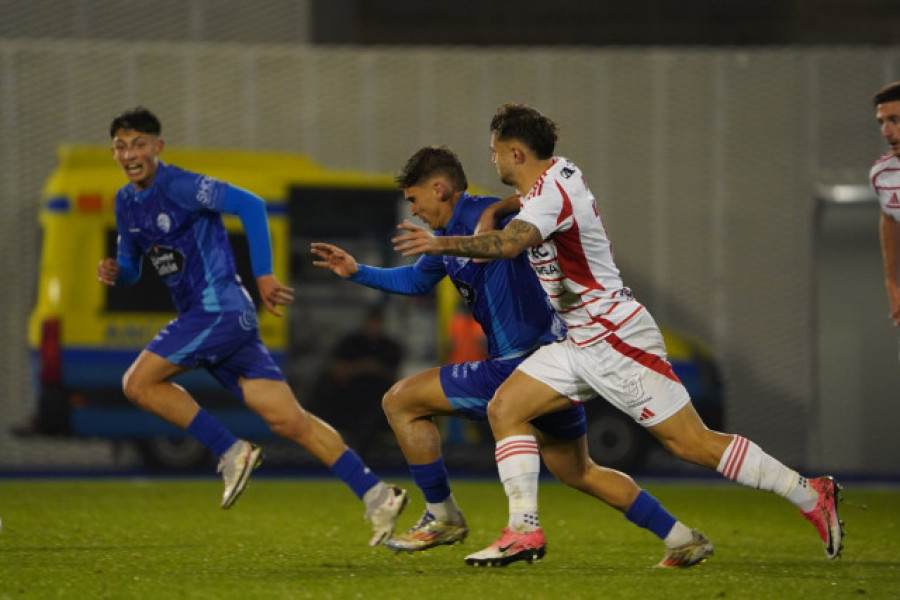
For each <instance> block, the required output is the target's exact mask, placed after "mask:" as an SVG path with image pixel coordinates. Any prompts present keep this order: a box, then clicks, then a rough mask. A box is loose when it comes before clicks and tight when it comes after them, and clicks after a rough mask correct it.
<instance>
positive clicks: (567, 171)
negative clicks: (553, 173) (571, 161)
mask: <svg viewBox="0 0 900 600" xmlns="http://www.w3.org/2000/svg"><path fill="white" fill-rule="evenodd" d="M559 174H560V175H561V176H563V177H565V178H566V179H568V178H569V177H571V176H572V175H574V174H575V169H572V168H570V167H563V168H562V169H560V171H559Z"/></svg>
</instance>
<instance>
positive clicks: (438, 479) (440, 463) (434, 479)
mask: <svg viewBox="0 0 900 600" xmlns="http://www.w3.org/2000/svg"><path fill="white" fill-rule="evenodd" d="M409 472H410V473H411V474H412V477H413V481H415V482H416V485H417V486H419V489H421V490H422V493H424V494H425V501H426V502H429V503H431V504H439V503H441V502H443V501H444V500H446V499H447V498H448V497H449V496H450V481H449V480H448V479H447V469H446V467H444V458H443V457H441V458H439V459H437V460H436V461H434V462H433V463H428V464H427V465H409Z"/></svg>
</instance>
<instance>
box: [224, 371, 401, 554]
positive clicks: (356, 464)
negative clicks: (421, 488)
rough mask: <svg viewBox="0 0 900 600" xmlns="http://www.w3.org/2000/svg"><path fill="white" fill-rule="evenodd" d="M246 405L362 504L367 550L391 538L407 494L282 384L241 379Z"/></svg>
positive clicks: (282, 382)
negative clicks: (369, 531) (368, 529)
mask: <svg viewBox="0 0 900 600" xmlns="http://www.w3.org/2000/svg"><path fill="white" fill-rule="evenodd" d="M239 385H240V387H241V390H242V391H243V397H244V402H245V403H246V404H247V406H248V407H249V408H250V409H252V410H253V411H254V412H256V413H257V414H258V415H259V416H260V417H262V419H263V420H264V421H266V423H268V425H269V427H271V428H272V431H274V432H275V433H277V434H278V435H280V436H281V437H284V438H286V439H289V440H291V441H293V442H295V443H297V444H298V445H300V446H302V447H303V448H305V449H306V450H307V451H309V452H310V454H312V455H313V456H315V457H316V458H317V459H319V461H320V462H322V464H324V465H325V466H327V467H328V468H329V469H330V470H331V472H332V473H334V474H335V475H336V476H337V477H338V478H339V479H340V480H341V481H343V482H344V483H345V484H346V485H347V486H348V487H349V488H350V489H351V490H352V491H353V493H354V494H356V497H357V498H359V499H361V500H362V501H363V502H364V503H365V505H366V517H367V518H368V519H369V520H370V521H371V522H372V526H373V536H372V538H371V540H370V541H369V545H370V546H376V545H378V544H380V543H381V542H382V541H384V540H385V539H387V538H388V537H390V535H391V534H392V533H393V531H394V525H395V523H396V521H397V517H398V516H399V515H400V512H401V511H402V510H403V507H404V506H405V505H406V501H407V498H406V491H405V490H401V489H400V488H397V487H395V486H393V485H388V484H386V483H384V482H383V481H381V479H379V478H378V476H377V475H375V474H374V473H373V472H372V471H371V469H369V468H368V467H367V466H366V465H365V463H363V461H362V459H361V458H360V457H359V456H358V455H357V454H356V453H355V452H354V451H353V450H352V449H350V448H348V447H347V445H346V444H345V443H344V440H343V439H342V438H341V435H340V434H339V433H338V432H337V431H336V430H335V429H334V428H333V427H331V426H330V425H329V424H328V423H326V422H325V421H323V420H322V419H320V418H318V417H317V416H315V415H313V414H312V413H310V412H309V411H307V410H305V409H303V407H301V406H300V404H299V403H298V402H297V399H296V398H295V397H294V394H293V392H292V391H291V389H290V387H288V385H287V383H286V382H285V381H283V380H271V379H240V380H239Z"/></svg>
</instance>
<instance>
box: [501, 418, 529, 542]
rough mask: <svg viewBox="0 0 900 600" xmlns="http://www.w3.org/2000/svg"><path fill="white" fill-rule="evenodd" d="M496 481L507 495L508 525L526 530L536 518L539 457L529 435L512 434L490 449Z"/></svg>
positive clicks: (518, 529)
mask: <svg viewBox="0 0 900 600" xmlns="http://www.w3.org/2000/svg"><path fill="white" fill-rule="evenodd" d="M494 457H495V458H496V459H497V471H498V472H499V473H500V481H502V482H503V489H504V490H505V491H506V496H507V497H508V498H509V525H508V526H509V528H510V529H512V530H514V531H519V532H522V533H527V532H529V531H534V530H535V529H537V528H538V527H540V522H539V521H538V501H537V500H538V499H537V495H538V475H540V472H541V458H540V452H539V450H538V444H537V440H536V439H535V437H534V436H533V435H513V436H510V437H507V438H504V439H502V440H500V441H499V442H497V448H496V450H495V452H494Z"/></svg>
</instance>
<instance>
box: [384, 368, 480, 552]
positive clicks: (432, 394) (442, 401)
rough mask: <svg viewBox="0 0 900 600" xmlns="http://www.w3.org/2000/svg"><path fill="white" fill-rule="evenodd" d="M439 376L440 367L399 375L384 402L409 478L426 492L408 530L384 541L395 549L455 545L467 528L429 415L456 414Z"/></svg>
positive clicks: (431, 416)
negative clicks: (420, 510) (420, 513)
mask: <svg viewBox="0 0 900 600" xmlns="http://www.w3.org/2000/svg"><path fill="white" fill-rule="evenodd" d="M446 368H450V367H446ZM441 377H442V375H441V369H440V368H433V369H428V370H426V371H422V372H420V373H417V374H415V375H412V376H410V377H406V378H404V379H401V380H400V381H398V382H397V383H395V384H394V385H393V386H392V387H391V389H390V390H388V392H387V393H386V394H385V396H384V399H383V401H382V407H383V408H384V413H385V415H386V416H387V420H388V423H389V424H390V426H391V429H392V430H393V431H394V434H395V435H396V437H397V442H398V444H399V446H400V450H401V451H402V452H403V456H404V458H405V459H406V462H407V466H408V467H409V472H410V474H411V475H412V477H413V481H415V483H416V485H417V486H418V487H419V489H421V490H422V494H423V495H424V497H425V513H424V514H423V516H422V518H421V519H419V521H418V522H417V523H416V524H415V525H414V526H413V527H412V528H411V529H409V530H408V531H406V532H404V533H402V534H399V535H397V536H395V537H393V538H391V539H389V540H387V542H385V545H386V546H388V547H389V548H392V549H394V550H426V549H428V548H431V547H434V546H438V545H446V544H453V543H455V542H458V541H462V540H463V539H465V537H466V535H467V533H468V529H467V527H466V523H465V519H464V518H463V515H462V512H461V511H460V509H459V507H458V506H457V504H456V500H455V498H454V497H453V493H452V491H451V489H450V480H449V476H448V474H447V468H446V466H445V464H444V458H443V455H442V454H441V436H440V432H439V431H438V428H437V427H436V426H435V424H434V420H433V417H434V416H437V415H458V413H457V412H456V410H455V408H454V407H453V405H452V404H451V403H450V401H449V400H448V399H447V396H446V395H445V394H444V388H443V386H442V385H441ZM484 404H487V401H486V400H485V401H484Z"/></svg>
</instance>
